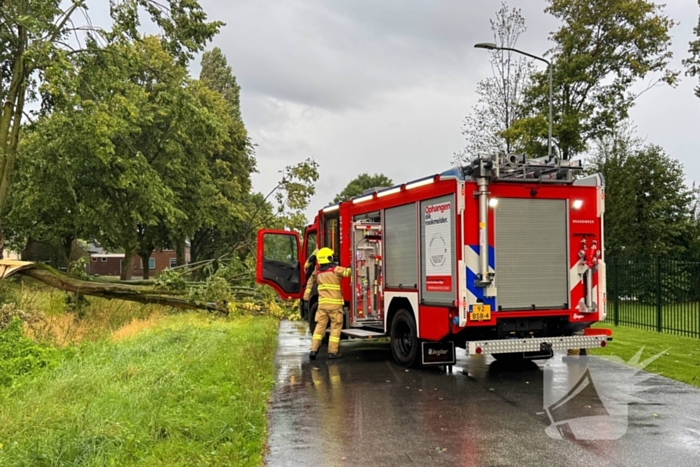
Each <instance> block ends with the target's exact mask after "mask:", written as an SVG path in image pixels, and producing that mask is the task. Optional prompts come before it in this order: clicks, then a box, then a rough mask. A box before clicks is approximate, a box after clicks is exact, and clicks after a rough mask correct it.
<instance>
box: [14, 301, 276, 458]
mask: <svg viewBox="0 0 700 467" xmlns="http://www.w3.org/2000/svg"><path fill="white" fill-rule="evenodd" d="M276 334H277V321H276V320H274V319H269V318H240V319H236V320H225V319H212V318H210V317H206V316H202V315H197V314H183V315H177V316H171V317H167V318H164V319H163V320H161V321H160V323H159V324H157V325H156V326H155V327H153V328H151V329H146V330H144V331H141V332H140V333H138V334H136V335H135V336H126V337H125V338H124V340H122V341H119V342H111V341H99V342H95V343H89V344H85V345H83V346H82V347H81V348H80V351H79V353H78V355H76V356H75V357H73V358H70V359H67V360H64V361H63V362H62V364H61V365H60V366H59V367H58V368H55V369H54V370H51V371H48V372H42V373H40V374H38V375H37V376H36V377H34V378H31V379H26V380H25V382H24V384H23V387H22V390H21V391H20V390H6V391H0V439H1V440H2V443H3V445H4V446H3V448H2V449H0V464H2V465H36V466H44V465H46V466H48V465H86V466H87V465H90V466H102V465H134V464H137V465H222V466H223V465H250V466H257V465H260V463H261V462H262V455H263V448H264V444H265V439H266V418H265V412H266V407H267V402H268V397H269V394H270V391H271V389H272V388H273V386H274V372H275V367H274V363H273V360H274V354H275V349H276V342H277V340H276Z"/></svg>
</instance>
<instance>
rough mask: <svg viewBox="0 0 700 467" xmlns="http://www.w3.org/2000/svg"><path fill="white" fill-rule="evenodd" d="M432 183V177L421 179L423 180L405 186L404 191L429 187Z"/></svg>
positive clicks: (433, 179)
mask: <svg viewBox="0 0 700 467" xmlns="http://www.w3.org/2000/svg"><path fill="white" fill-rule="evenodd" d="M434 181H435V178H434V177H431V178H426V179H423V180H418V181H417V182H413V183H409V184H408V185H406V189H407V190H410V189H412V188H418V187H419V186H425V185H430V184H431V183H433V182H434Z"/></svg>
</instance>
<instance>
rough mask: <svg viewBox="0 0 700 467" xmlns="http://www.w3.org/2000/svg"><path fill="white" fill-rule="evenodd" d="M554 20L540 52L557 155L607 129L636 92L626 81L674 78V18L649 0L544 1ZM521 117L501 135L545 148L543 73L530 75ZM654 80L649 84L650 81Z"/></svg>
mask: <svg viewBox="0 0 700 467" xmlns="http://www.w3.org/2000/svg"><path fill="white" fill-rule="evenodd" d="M545 11H546V12H547V13H549V14H551V15H552V16H554V17H555V18H556V19H557V20H558V21H559V22H560V23H561V26H560V27H559V29H557V30H556V31H554V32H553V33H551V35H550V39H551V40H552V41H553V42H554V44H555V45H554V47H553V48H552V49H550V50H549V52H548V53H547V56H548V58H549V60H550V61H551V63H552V65H551V66H552V67H553V89H554V122H553V137H554V142H555V145H556V148H557V149H558V153H559V155H560V157H562V158H565V159H570V158H572V157H574V156H576V155H579V154H581V153H583V152H584V151H585V150H586V149H587V147H588V143H589V142H590V141H593V140H595V139H596V138H599V137H602V136H604V135H606V134H609V133H611V132H612V131H614V128H615V126H616V125H617V124H618V123H619V122H621V121H624V120H625V119H626V118H627V116H628V114H629V110H630V108H631V107H632V106H633V105H634V102H635V100H636V98H637V97H638V94H634V93H632V92H631V91H630V89H631V87H632V85H633V84H635V83H636V82H638V81H639V80H642V79H647V78H648V77H649V76H652V77H654V81H653V83H654V84H657V83H667V84H674V83H675V82H676V80H677V77H678V73H677V72H673V71H671V70H669V69H668V64H669V61H670V59H671V57H672V53H671V51H670V45H671V36H670V30H671V28H672V27H673V25H674V24H675V23H674V21H673V20H672V19H671V18H669V17H668V16H667V15H666V14H665V13H664V10H663V7H662V6H661V5H657V4H655V3H653V2H651V1H648V0H610V1H606V2H590V1H588V0H549V6H548V7H547V8H546V10H545ZM533 80H534V81H533V85H532V86H531V87H530V88H529V90H528V92H527V98H526V100H525V106H526V108H525V111H526V112H527V113H528V116H527V117H525V118H522V119H520V120H518V121H517V122H515V124H514V125H513V127H512V128H511V129H509V130H508V131H507V132H506V133H505V134H506V136H507V137H509V138H512V139H513V140H516V141H519V143H518V144H521V145H522V146H523V147H524V148H525V149H526V151H527V152H528V153H529V154H531V155H537V156H542V155H546V154H547V129H548V122H547V119H548V117H547V115H548V110H547V109H548V87H549V85H548V73H547V71H546V70H545V71H542V72H539V73H535V74H534V75H533ZM652 86H653V84H652Z"/></svg>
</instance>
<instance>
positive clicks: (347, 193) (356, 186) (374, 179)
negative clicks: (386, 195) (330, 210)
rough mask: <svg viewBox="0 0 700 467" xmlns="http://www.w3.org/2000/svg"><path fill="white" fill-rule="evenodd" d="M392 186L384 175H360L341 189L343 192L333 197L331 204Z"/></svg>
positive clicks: (391, 182) (390, 181) (392, 183)
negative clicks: (374, 189)
mask: <svg viewBox="0 0 700 467" xmlns="http://www.w3.org/2000/svg"><path fill="white" fill-rule="evenodd" d="M393 185H394V182H393V181H392V180H391V179H390V178H389V177H387V176H386V175H384V174H374V175H370V174H368V173H362V174H360V175H358V176H357V177H356V178H355V179H353V180H351V181H350V183H348V184H347V186H346V187H345V188H343V191H341V192H340V193H338V194H337V195H335V198H334V199H333V202H334V203H339V202H341V201H347V200H349V199H350V198H354V197H355V196H359V195H361V194H362V193H363V192H364V191H365V190H368V189H370V188H379V187H385V188H388V187H390V186H393Z"/></svg>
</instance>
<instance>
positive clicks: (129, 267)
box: [119, 248, 136, 281]
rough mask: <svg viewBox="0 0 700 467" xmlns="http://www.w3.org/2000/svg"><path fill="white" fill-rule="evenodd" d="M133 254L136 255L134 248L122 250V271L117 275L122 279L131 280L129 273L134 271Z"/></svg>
mask: <svg viewBox="0 0 700 467" xmlns="http://www.w3.org/2000/svg"><path fill="white" fill-rule="evenodd" d="M134 256H136V253H135V252H134V250H130V249H128V248H127V249H125V250H124V259H123V260H122V272H121V275H120V276H119V278H120V279H121V280H123V281H128V280H131V275H132V274H133V272H134V271H133V269H134V268H133V266H134Z"/></svg>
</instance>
